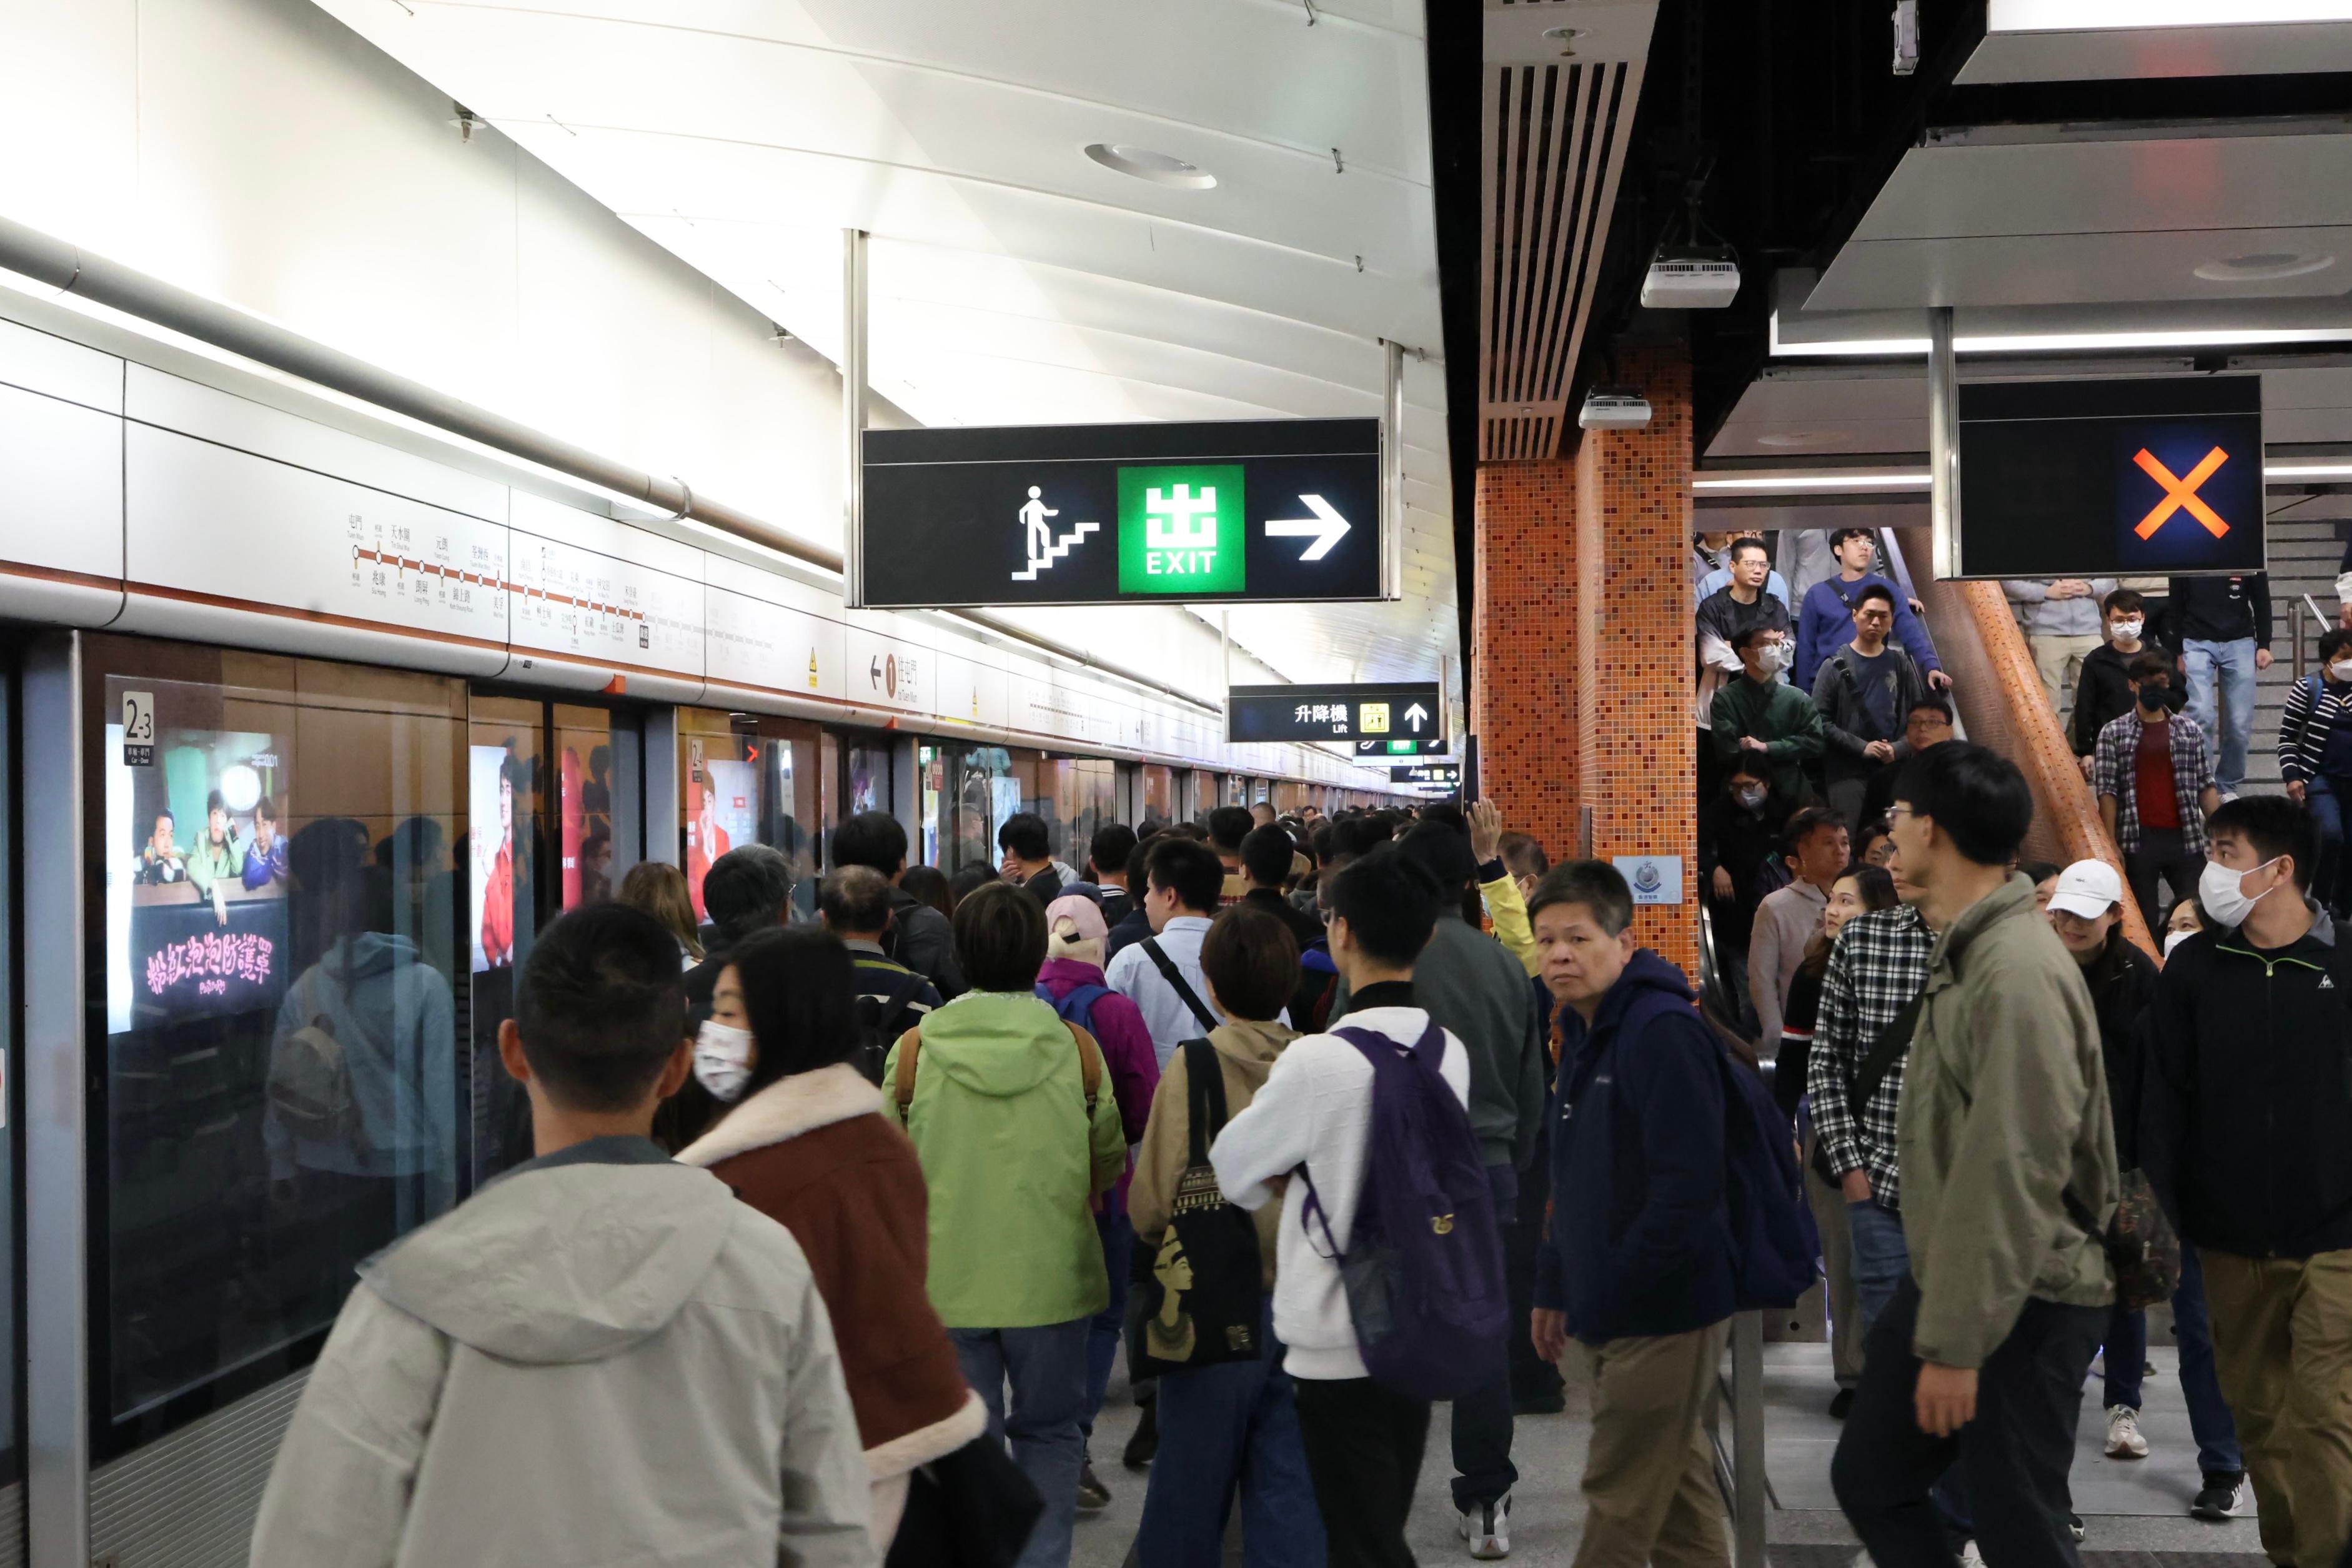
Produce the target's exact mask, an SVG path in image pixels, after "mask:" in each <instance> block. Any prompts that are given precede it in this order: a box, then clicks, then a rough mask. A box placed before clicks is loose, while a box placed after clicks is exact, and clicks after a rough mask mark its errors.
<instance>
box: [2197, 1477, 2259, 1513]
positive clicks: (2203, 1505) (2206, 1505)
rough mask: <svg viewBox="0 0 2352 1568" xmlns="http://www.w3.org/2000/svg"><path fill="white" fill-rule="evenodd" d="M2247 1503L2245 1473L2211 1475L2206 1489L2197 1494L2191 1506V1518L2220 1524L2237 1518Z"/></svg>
mask: <svg viewBox="0 0 2352 1568" xmlns="http://www.w3.org/2000/svg"><path fill="white" fill-rule="evenodd" d="M2245 1501H2246V1477H2245V1473H2244V1472H2243V1471H2238V1472H2235V1473H2222V1474H2216V1475H2209V1476H2207V1477H2206V1478H2205V1487H2204V1489H2203V1490H2201V1491H2200V1492H2199V1493H2198V1494H2197V1500H2196V1501H2195V1502H2192V1503H2190V1504H2189V1518H2191V1519H2202V1520H2210V1521H2212V1522H2213V1523H2215V1524H2220V1523H2222V1522H2223V1521H2228V1520H2232V1519H2235V1518H2237V1517H2238V1510H2239V1509H2241V1508H2242V1507H2244V1506H2245Z"/></svg>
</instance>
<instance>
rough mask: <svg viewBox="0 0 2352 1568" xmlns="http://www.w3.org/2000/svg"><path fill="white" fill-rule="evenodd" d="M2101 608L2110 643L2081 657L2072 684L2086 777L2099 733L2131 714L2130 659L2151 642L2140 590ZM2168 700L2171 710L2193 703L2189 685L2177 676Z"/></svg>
mask: <svg viewBox="0 0 2352 1568" xmlns="http://www.w3.org/2000/svg"><path fill="white" fill-rule="evenodd" d="M2103 607H2104V611H2105V614H2104V616H2103V618H2102V620H2101V626H2102V628H2103V629H2104V631H2105V634H2106V639H2107V640H2106V641H2105V643H2103V644H2101V645H2100V646H2099V647H2095V648H2093V649H2092V650H2091V651H2090V652H2089V653H2086V654H2084V656H2083V675H2082V679H2080V680H2079V681H2077V682H2076V683H2075V686H2074V721H2073V723H2072V724H2071V725H2070V726H2069V727H2068V732H2069V734H2070V736H2071V738H2072V739H2073V741H2074V760H2075V762H2076V763H2079V764H2080V765H2081V767H2082V770H2083V776H2084V778H2089V777H2090V776H2091V759H2092V758H2093V757H2094V756H2095V755H2096V754H2097V752H2098V749H2099V731H2101V730H2103V729H2105V728H2106V726H2107V725H2108V724H2109V723H2110V722H2112V721H2115V720H2117V719H2120V718H2122V717H2123V716H2124V715H2125V714H2126V713H2128V712H2130V711H2131V709H2132V689H2131V661H2132V660H2134V659H2136V658H2138V657H2139V656H2140V655H2142V654H2144V653H2146V652H2147V651H2148V644H2149V642H2150V640H2151V638H2150V637H2149V636H2148V630H2147V604H2146V603H2145V602H2144V601H2143V600H2142V599H2141V598H2140V596H2139V595H2138V594H2137V592H2136V591H2134V590H2133V589H2130V588H2118V589H2116V591H2115V592H2114V593H2112V594H2110V595H2107V596H2106V599H2105V605H2104V606H2103ZM2188 701H2189V683H2188V682H2187V681H2185V680H2182V679H2179V678H2177V677H2176V678H2175V679H2174V680H2173V682H2172V685H2171V687H2170V688H2169V689H2168V690H2167V692H2166V693H2165V706H2166V707H2167V708H2168V710H2171V711H2172V712H2175V713H2178V712H2179V711H2180V710H2181V709H2182V708H2183V707H2184V706H2185V705H2186V704H2187V703H2188Z"/></svg>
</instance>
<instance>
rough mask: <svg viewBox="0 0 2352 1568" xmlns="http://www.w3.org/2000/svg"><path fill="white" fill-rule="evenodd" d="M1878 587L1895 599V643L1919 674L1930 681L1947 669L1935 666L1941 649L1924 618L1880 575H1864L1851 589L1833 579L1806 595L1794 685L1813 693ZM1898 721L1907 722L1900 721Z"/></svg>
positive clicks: (1792, 678) (1791, 673)
mask: <svg viewBox="0 0 2352 1568" xmlns="http://www.w3.org/2000/svg"><path fill="white" fill-rule="evenodd" d="M1872 584H1877V585H1878V586H1879V587H1881V588H1884V589H1885V590H1886V591H1887V592H1888V593H1890V594H1892V595H1895V636H1894V639H1893V640H1894V641H1895V642H1898V643H1901V644H1902V645H1903V650H1904V651H1905V652H1906V653H1907V654H1909V655H1910V656H1911V662H1912V663H1914V664H1916V665H1917V666H1918V667H1919V673H1920V674H1922V675H1925V674H1927V672H1928V671H1929V670H1931V669H1941V668H1944V667H1943V666H1942V665H1941V664H1938V663H1937V661H1936V645H1935V644H1934V643H1933V642H1930V641H1929V640H1928V638H1927V627H1925V626H1921V625H1920V624H1919V617H1918V616H1915V615H1913V614H1912V613H1911V601H1910V600H1908V599H1906V598H1905V597H1904V596H1903V590H1902V589H1900V588H1898V587H1896V586H1895V584H1893V583H1890V582H1888V581H1887V580H1886V579H1885V578H1884V577H1882V576H1880V575H1879V574H1877V573H1875V572H1871V573H1865V574H1864V575H1863V576H1861V577H1860V578H1857V579H1856V580H1855V581H1853V582H1851V583H1848V582H1846V581H1845V580H1843V578H1838V577H1832V578H1830V579H1829V580H1828V581H1827V582H1822V583H1816V584H1813V585H1812V586H1811V587H1810V588H1808V589H1806V590H1805V603H1804V605H1803V606H1802V607H1801V609H1799V610H1798V612H1797V662H1796V665H1795V667H1794V668H1791V669H1790V671H1789V679H1790V682H1791V683H1792V684H1794V685H1795V687H1796V688H1797V689H1798V690H1800V691H1811V689H1813V677H1814V675H1815V674H1816V673H1818V672H1819V671H1820V669H1821V668H1822V660H1823V659H1825V658H1829V656H1830V655H1832V654H1833V653H1835V652H1837V650H1838V649H1840V648H1842V647H1844V646H1845V645H1846V644H1848V643H1850V642H1852V641H1853V609H1852V608H1851V607H1850V606H1851V605H1852V603H1853V600H1854V598H1855V597H1856V596H1857V595H1860V594H1861V593H1862V591H1863V590H1864V588H1867V587H1869V586H1871V585H1872ZM1901 721H1902V720H1901V718H1900V716H1899V715H1898V716H1897V718H1896V722H1897V723H1898V724H1899V723H1900V722H1901Z"/></svg>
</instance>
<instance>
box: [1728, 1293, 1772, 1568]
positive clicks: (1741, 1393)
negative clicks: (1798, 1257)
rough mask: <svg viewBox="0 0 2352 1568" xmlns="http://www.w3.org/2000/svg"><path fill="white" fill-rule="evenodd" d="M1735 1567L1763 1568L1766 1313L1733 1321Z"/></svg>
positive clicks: (1745, 1314)
mask: <svg viewBox="0 0 2352 1568" xmlns="http://www.w3.org/2000/svg"><path fill="white" fill-rule="evenodd" d="M1731 1491H1732V1530H1733V1531H1734V1540H1733V1542H1732V1563H1733V1568H1765V1553H1764V1510H1765V1500H1764V1314H1763V1313H1762V1312H1760V1311H1757V1312H1740V1313H1737V1314H1735V1315H1734V1316H1733V1318H1732V1320H1731Z"/></svg>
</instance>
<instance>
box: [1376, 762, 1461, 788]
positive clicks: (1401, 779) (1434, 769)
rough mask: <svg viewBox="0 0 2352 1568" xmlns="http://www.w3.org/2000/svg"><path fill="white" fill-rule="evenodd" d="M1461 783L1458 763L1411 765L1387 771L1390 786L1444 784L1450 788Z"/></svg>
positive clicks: (1459, 764)
mask: <svg viewBox="0 0 2352 1568" xmlns="http://www.w3.org/2000/svg"><path fill="white" fill-rule="evenodd" d="M1461 782H1462V764H1461V763H1407V764H1406V765H1405V766H1403V767H1399V768H1391V769H1390V770H1389V783H1391V784H1444V785H1446V786H1447V787H1449V788H1451V787H1453V786H1454V785H1457V784H1460V783H1461Z"/></svg>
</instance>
